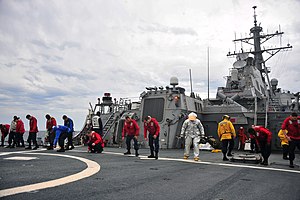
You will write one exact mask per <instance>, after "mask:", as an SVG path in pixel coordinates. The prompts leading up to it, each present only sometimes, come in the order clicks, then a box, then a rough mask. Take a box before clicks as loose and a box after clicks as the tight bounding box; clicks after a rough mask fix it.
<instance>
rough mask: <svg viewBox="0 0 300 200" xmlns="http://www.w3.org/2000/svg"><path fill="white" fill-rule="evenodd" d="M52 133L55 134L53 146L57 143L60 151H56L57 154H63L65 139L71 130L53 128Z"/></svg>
mask: <svg viewBox="0 0 300 200" xmlns="http://www.w3.org/2000/svg"><path fill="white" fill-rule="evenodd" d="M52 131H54V132H55V139H54V142H53V143H54V146H56V143H57V141H58V144H59V146H60V149H59V150H57V152H64V151H65V146H64V145H65V144H64V143H65V139H66V138H67V137H68V135H69V133H70V131H71V129H70V128H69V127H67V126H62V125H58V126H53V127H52Z"/></svg>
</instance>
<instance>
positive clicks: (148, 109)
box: [142, 98, 165, 122]
mask: <svg viewBox="0 0 300 200" xmlns="http://www.w3.org/2000/svg"><path fill="white" fill-rule="evenodd" d="M164 105H165V99H164V98H149V99H145V100H144V107H143V114H142V116H143V119H144V118H145V117H146V116H149V115H150V116H152V117H154V118H156V120H157V121H158V122H162V121H163V117H164V107H165V106H164Z"/></svg>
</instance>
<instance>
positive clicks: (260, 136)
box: [254, 126, 272, 144]
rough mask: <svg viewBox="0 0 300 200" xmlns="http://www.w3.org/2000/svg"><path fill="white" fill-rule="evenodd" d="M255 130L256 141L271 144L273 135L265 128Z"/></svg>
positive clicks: (256, 127) (257, 127)
mask: <svg viewBox="0 0 300 200" xmlns="http://www.w3.org/2000/svg"><path fill="white" fill-rule="evenodd" d="M254 130H255V131H256V139H257V140H258V142H264V141H266V142H267V144H271V139H272V133H271V132H270V131H269V130H268V129H267V128H265V127H262V126H255V127H254Z"/></svg>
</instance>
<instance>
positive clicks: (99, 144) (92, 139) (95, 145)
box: [87, 131, 104, 153]
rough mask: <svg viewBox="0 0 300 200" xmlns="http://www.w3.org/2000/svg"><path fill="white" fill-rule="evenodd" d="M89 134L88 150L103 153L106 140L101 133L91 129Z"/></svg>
mask: <svg viewBox="0 0 300 200" xmlns="http://www.w3.org/2000/svg"><path fill="white" fill-rule="evenodd" d="M88 136H89V141H88V142H87V144H88V146H89V147H88V151H89V152H91V153H101V152H102V151H103V148H104V142H103V139H102V137H101V136H100V134H99V133H97V132H95V131H91V132H90V133H89V134H88Z"/></svg>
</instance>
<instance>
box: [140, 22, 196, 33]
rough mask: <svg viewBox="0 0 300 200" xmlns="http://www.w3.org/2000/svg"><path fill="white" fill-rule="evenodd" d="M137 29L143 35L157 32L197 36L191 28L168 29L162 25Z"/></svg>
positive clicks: (144, 25) (143, 26)
mask: <svg viewBox="0 0 300 200" xmlns="http://www.w3.org/2000/svg"><path fill="white" fill-rule="evenodd" d="M139 29H140V30H141V31H143V32H144V33H149V32H158V33H166V34H175V35H191V36H197V35H198V34H197V32H196V31H195V30H193V29H192V28H181V27H168V26H164V25H162V24H150V25H147V24H143V25H141V26H139Z"/></svg>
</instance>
